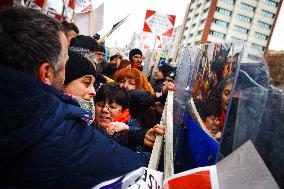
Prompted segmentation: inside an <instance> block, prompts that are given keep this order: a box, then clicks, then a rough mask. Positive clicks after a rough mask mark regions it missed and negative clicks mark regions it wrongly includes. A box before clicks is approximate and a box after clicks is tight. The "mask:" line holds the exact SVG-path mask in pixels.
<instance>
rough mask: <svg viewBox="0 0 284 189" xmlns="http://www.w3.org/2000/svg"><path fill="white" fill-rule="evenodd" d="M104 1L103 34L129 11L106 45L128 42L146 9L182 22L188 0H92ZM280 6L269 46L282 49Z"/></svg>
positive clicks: (283, 25)
mask: <svg viewBox="0 0 284 189" xmlns="http://www.w3.org/2000/svg"><path fill="white" fill-rule="evenodd" d="M96 1H98V2H104V7H105V10H104V29H103V30H101V31H99V32H98V33H99V34H100V35H104V34H105V33H107V31H109V30H110V29H111V28H112V25H113V24H115V23H116V22H118V21H119V20H121V19H122V18H124V17H125V16H126V15H127V14H131V16H130V17H129V18H128V20H127V21H126V22H125V23H124V24H123V25H122V26H120V28H118V29H117V30H116V31H115V32H114V33H113V34H111V35H110V36H109V38H108V39H107V45H108V46H109V47H111V46H114V45H115V44H116V43H117V45H118V46H119V47H123V46H125V45H126V44H129V42H130V40H131V37H132V35H133V32H136V33H140V32H141V31H142V29H143V22H144V19H145V14H146V10H154V11H158V12H162V13H166V14H171V15H176V23H175V27H176V26H179V25H181V24H182V22H183V18H184V14H185V11H186V6H187V4H188V3H189V2H190V0H96ZM283 43H284V6H282V8H281V11H280V14H279V17H278V20H277V23H276V27H275V29H274V33H273V36H272V40H271V43H270V47H269V49H273V50H284V44H283Z"/></svg>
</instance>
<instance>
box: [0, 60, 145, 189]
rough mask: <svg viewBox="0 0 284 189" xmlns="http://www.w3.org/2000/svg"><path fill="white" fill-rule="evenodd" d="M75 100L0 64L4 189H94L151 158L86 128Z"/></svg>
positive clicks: (0, 162)
mask: <svg viewBox="0 0 284 189" xmlns="http://www.w3.org/2000/svg"><path fill="white" fill-rule="evenodd" d="M89 116H90V115H88V113H87V112H86V111H84V110H83V109H81V108H80V107H79V105H78V104H77V102H75V101H74V100H73V99H72V98H70V97H69V96H67V95H65V94H63V93H61V92H59V91H58V90H57V89H55V88H53V87H51V86H49V85H46V84H44V83H42V82H40V81H39V80H37V79H36V78H34V77H32V76H31V75H28V74H26V73H23V72H21V71H18V70H14V69H11V68H7V67H5V66H2V65H0V125H1V127H0V152H1V153H0V188H90V187H92V186H94V185H96V184H98V183H100V182H103V181H106V180H109V179H112V178H115V177H118V176H120V175H123V174H125V173H128V172H130V171H132V170H135V169H137V168H139V167H141V166H146V165H147V163H148V158H147V157H144V156H142V154H136V153H134V152H132V151H131V150H128V149H127V148H125V147H123V146H120V145H119V144H117V143H116V142H114V141H113V140H111V139H108V138H107V137H106V136H104V135H103V134H101V133H100V132H98V131H97V130H96V129H95V128H92V127H91V126H89V125H87V124H86V120H87V119H88V118H89Z"/></svg>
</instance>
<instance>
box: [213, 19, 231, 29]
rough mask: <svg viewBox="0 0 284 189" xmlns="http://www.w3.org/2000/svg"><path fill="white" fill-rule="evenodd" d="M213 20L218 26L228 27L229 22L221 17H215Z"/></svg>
mask: <svg viewBox="0 0 284 189" xmlns="http://www.w3.org/2000/svg"><path fill="white" fill-rule="evenodd" d="M213 22H214V23H215V24H217V25H218V26H222V27H224V28H227V27H228V26H229V23H228V22H225V21H223V20H219V19H213Z"/></svg>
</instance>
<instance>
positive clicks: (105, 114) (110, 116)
mask: <svg viewBox="0 0 284 189" xmlns="http://www.w3.org/2000/svg"><path fill="white" fill-rule="evenodd" d="M121 110H122V106H121V105H119V104H117V103H115V102H113V103H110V102H109V101H106V102H103V101H100V102H96V108H95V111H96V113H95V120H96V122H97V123H98V125H100V126H101V127H104V128H106V127H108V125H109V124H110V123H111V122H113V121H115V119H116V118H117V116H118V115H119V114H120V113H121Z"/></svg>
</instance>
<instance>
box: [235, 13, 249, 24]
mask: <svg viewBox="0 0 284 189" xmlns="http://www.w3.org/2000/svg"><path fill="white" fill-rule="evenodd" d="M236 17H237V18H238V19H239V20H241V21H243V22H247V23H251V21H252V18H250V17H248V16H244V15H242V14H237V16H236Z"/></svg>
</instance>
